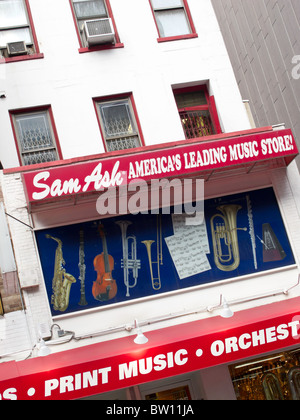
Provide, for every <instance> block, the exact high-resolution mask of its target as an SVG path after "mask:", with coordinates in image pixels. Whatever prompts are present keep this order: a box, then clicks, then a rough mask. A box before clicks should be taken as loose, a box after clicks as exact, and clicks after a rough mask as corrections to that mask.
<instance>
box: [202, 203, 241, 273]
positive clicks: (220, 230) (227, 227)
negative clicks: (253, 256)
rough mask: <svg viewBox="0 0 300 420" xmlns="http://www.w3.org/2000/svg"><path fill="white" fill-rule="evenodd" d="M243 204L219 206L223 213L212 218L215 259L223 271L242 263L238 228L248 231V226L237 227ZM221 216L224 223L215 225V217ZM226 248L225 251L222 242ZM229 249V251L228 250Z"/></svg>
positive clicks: (218, 208) (231, 269) (232, 268)
mask: <svg viewBox="0 0 300 420" xmlns="http://www.w3.org/2000/svg"><path fill="white" fill-rule="evenodd" d="M241 208H242V206H239V205H236V204H229V205H223V206H220V207H217V210H219V211H220V212H221V214H220V213H219V214H218V213H217V214H215V215H214V216H213V217H212V218H211V219H210V224H211V231H212V240H213V249H214V260H215V263H216V266H217V267H218V268H219V270H222V271H233V270H235V269H236V268H237V267H238V266H239V265H240V252H239V244H238V236H237V231H238V230H244V231H247V228H238V227H237V213H238V211H239V210H240V209H241ZM217 217H219V218H221V219H222V220H223V223H217V224H216V227H215V225H214V221H215V218H217ZM222 240H223V241H224V244H225V250H224V251H223V247H222V242H221V241H222ZM226 249H227V251H226Z"/></svg>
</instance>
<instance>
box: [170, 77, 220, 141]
mask: <svg viewBox="0 0 300 420" xmlns="http://www.w3.org/2000/svg"><path fill="white" fill-rule="evenodd" d="M197 91H203V92H204V94H205V98H206V102H207V104H206V105H196V106H193V107H185V108H178V105H177V102H176V97H175V95H176V94H181V93H193V92H197ZM173 94H174V99H175V102H176V106H177V109H178V114H179V117H180V112H189V111H208V112H209V115H210V118H211V123H212V126H213V129H214V131H215V133H214V134H221V133H222V129H221V124H220V120H219V115H218V111H217V107H216V102H215V98H214V96H213V95H209V92H208V88H207V85H196V86H189V87H183V88H174V89H173ZM184 134H185V133H184ZM212 135H213V134H212ZM185 137H186V134H185ZM207 137H210V136H203V137H201V138H204V139H205V138H207Z"/></svg>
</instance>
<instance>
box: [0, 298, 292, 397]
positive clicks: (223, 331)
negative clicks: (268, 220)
mask: <svg viewBox="0 0 300 420" xmlns="http://www.w3.org/2000/svg"><path fill="white" fill-rule="evenodd" d="M299 308H300V298H294V299H290V300H286V301H283V302H280V303H275V304H270V305H266V306H262V307H259V308H254V309H249V310H245V311H241V312H237V313H236V314H235V315H234V317H233V318H230V319H223V318H221V317H213V318H209V319H206V320H201V321H195V322H191V323H187V324H181V325H178V326H174V327H169V328H164V329H161V330H155V331H151V332H147V333H146V335H147V337H148V339H149V341H148V343H147V344H145V345H141V346H138V345H136V344H134V343H133V336H131V337H127V338H121V339H117V340H112V341H106V342H102V343H99V344H95V345H89V346H86V347H81V348H78V349H73V350H69V351H65V352H62V353H57V354H54V355H50V356H47V357H45V358H35V359H31V360H26V361H23V362H8V363H3V364H2V365H0V378H1V382H0V394H1V398H2V399H19V400H20V399H39V400H54V399H77V398H82V397H85V396H90V395H95V394H99V393H103V392H107V391H111V390H116V389H121V388H126V387H129V386H134V385H137V384H141V383H145V382H151V381H155V380H159V379H163V378H167V377H170V376H175V375H179V374H183V373H187V372H192V371H195V370H199V369H203V368H207V367H211V366H215V365H219V364H224V363H231V362H234V361H236V360H239V359H245V358H249V357H252V356H258V355H261V354H263V353H269V352H275V351H277V350H279V349H282V348H285V347H288V346H293V345H297V344H298V345H299V343H300V335H299V334H300V333H299V331H300V330H299V325H300V309H299Z"/></svg>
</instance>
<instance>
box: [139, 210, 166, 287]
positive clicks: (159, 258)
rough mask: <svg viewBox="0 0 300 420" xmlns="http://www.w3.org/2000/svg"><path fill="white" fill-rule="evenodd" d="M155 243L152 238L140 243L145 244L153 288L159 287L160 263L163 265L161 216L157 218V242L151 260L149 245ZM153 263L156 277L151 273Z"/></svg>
mask: <svg viewBox="0 0 300 420" xmlns="http://www.w3.org/2000/svg"><path fill="white" fill-rule="evenodd" d="M153 243H155V241H152V240H146V241H142V244H144V245H145V246H146V249H147V254H148V260H149V267H150V275H151V282H152V288H153V290H160V289H161V277H160V265H163V253H162V229H161V218H160V217H159V219H157V244H156V261H152V252H151V245H152V244H153ZM153 264H157V277H154V274H153Z"/></svg>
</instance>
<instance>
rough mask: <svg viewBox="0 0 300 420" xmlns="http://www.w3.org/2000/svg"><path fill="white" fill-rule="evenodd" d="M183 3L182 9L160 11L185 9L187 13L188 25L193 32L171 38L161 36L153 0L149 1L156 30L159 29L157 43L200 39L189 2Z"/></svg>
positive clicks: (184, 1) (183, 0)
mask: <svg viewBox="0 0 300 420" xmlns="http://www.w3.org/2000/svg"><path fill="white" fill-rule="evenodd" d="M182 2H183V6H182V7H174V8H173V7H172V8H170V7H166V8H162V9H159V10H171V9H179V8H183V9H184V12H185V15H186V18H187V23H188V25H189V27H190V30H191V32H190V33H189V34H185V35H175V36H169V37H162V36H161V35H160V32H159V27H158V24H157V20H156V16H155V10H156V9H155V8H154V7H153V4H152V0H149V4H150V7H151V11H152V15H153V18H154V22H155V25H156V29H157V33H158V38H157V42H168V41H177V40H182V39H192V38H198V34H197V32H196V28H195V25H194V22H193V19H192V15H191V12H190V8H189V5H188V2H187V0H182Z"/></svg>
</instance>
